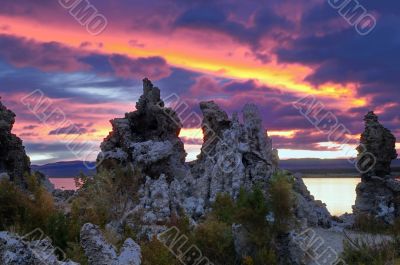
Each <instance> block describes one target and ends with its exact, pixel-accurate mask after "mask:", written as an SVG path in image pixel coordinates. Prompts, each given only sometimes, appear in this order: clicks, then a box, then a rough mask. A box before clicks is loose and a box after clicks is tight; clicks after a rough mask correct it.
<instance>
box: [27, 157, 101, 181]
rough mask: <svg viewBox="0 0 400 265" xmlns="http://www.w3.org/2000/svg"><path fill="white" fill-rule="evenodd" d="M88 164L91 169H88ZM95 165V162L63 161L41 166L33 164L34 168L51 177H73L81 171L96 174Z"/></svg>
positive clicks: (90, 174) (86, 173)
mask: <svg viewBox="0 0 400 265" xmlns="http://www.w3.org/2000/svg"><path fill="white" fill-rule="evenodd" d="M86 165H88V166H89V167H90V168H91V169H88V168H87V166H86ZM95 165H96V163H95V162H83V161H67V162H63V161H61V162H56V163H51V164H46V165H41V166H38V165H32V170H34V171H40V172H42V173H43V174H45V175H47V176H49V177H51V178H73V177H76V176H78V175H79V174H80V173H83V174H85V175H89V176H92V175H94V173H95V172H96V170H95V169H92V168H94V167H95Z"/></svg>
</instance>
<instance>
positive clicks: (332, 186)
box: [50, 178, 360, 215]
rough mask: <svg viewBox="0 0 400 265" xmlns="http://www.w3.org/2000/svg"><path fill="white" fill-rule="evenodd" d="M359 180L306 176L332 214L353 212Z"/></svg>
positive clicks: (65, 185) (60, 181) (65, 182)
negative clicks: (352, 207)
mask: <svg viewBox="0 0 400 265" xmlns="http://www.w3.org/2000/svg"><path fill="white" fill-rule="evenodd" d="M50 181H51V182H52V183H53V184H54V185H55V186H56V188H57V189H67V190H68V189H69V190H72V189H76V187H75V182H74V179H73V178H50ZM359 182H360V179H359V178H304V183H305V184H306V185H307V188H308V190H309V191H310V192H311V194H312V195H314V197H315V199H317V200H321V201H322V202H324V203H325V204H326V205H327V208H328V210H329V212H330V213H331V214H332V215H341V214H344V213H346V212H348V213H351V212H352V209H351V206H352V205H353V204H354V201H355V199H356V192H355V189H356V186H357V184H358V183H359Z"/></svg>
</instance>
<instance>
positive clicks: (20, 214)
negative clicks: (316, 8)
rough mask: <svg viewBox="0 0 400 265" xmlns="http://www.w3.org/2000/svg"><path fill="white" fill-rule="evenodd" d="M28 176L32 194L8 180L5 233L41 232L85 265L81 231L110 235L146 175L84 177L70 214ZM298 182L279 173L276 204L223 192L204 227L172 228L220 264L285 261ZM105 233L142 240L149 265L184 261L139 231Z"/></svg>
mask: <svg viewBox="0 0 400 265" xmlns="http://www.w3.org/2000/svg"><path fill="white" fill-rule="evenodd" d="M27 178H28V191H26V190H20V189H19V188H18V187H16V186H14V184H13V183H11V182H9V181H6V180H3V181H1V182H0V230H8V231H12V232H16V233H18V234H20V235H24V234H26V233H29V232H31V231H33V230H34V229H37V228H40V229H42V230H43V232H44V233H45V234H46V235H47V236H49V237H50V238H51V240H52V241H53V244H54V245H55V246H57V247H59V248H61V249H62V250H63V251H65V252H66V253H67V256H68V258H70V259H72V260H74V261H76V262H79V263H81V264H82V265H85V264H87V260H86V258H85V256H84V253H83V250H82V248H81V247H80V244H79V241H80V238H79V233H80V228H81V227H82V225H83V224H84V223H87V222H91V223H94V224H97V225H99V226H100V227H101V228H103V230H104V231H105V230H106V229H105V226H106V224H107V223H109V222H110V221H112V220H120V219H121V218H122V216H123V214H124V213H125V212H126V211H127V209H129V208H130V207H131V206H132V204H135V203H137V199H138V198H137V193H138V187H139V186H138V184H139V183H140V178H141V176H140V175H139V174H138V173H137V172H131V171H122V170H120V171H117V172H113V173H111V172H107V171H104V172H101V173H98V174H97V175H96V177H95V178H88V177H85V176H81V177H80V178H79V180H78V179H77V185H78V186H79V190H78V192H77V194H76V195H75V196H74V199H73V200H72V202H71V209H70V211H68V212H67V213H65V209H58V208H57V206H56V204H55V203H54V200H53V197H52V195H51V194H49V193H48V192H47V191H46V190H45V189H44V188H43V187H41V186H40V185H39V181H38V178H37V177H36V176H34V175H32V176H28V177H27ZM291 185H292V183H291V179H290V178H288V177H287V176H286V175H285V174H277V175H276V176H274V177H273V178H272V180H271V183H270V185H269V186H270V188H269V191H268V194H270V196H269V198H268V200H266V199H265V196H264V193H263V190H262V189H261V188H255V189H254V190H251V191H247V190H244V189H242V190H241V191H240V194H239V196H238V198H237V200H235V201H233V200H232V199H231V197H230V196H229V195H226V194H219V195H218V196H217V198H216V201H215V203H214V204H213V206H212V211H211V212H210V213H209V214H208V215H207V216H206V217H204V218H203V219H202V220H200V222H199V225H198V226H196V227H193V226H192V225H190V224H189V220H188V218H186V217H181V218H178V217H174V216H173V217H172V218H171V221H170V222H169V223H168V224H165V225H167V226H176V227H178V228H179V229H180V231H181V232H182V233H184V234H185V235H186V236H188V238H189V240H190V242H191V243H193V244H194V245H196V246H198V247H199V248H200V249H201V251H202V252H203V255H204V256H205V257H208V258H209V259H210V260H211V261H213V262H214V264H217V265H218V264H221V265H222V264H243V265H264V264H277V259H278V257H277V256H276V241H275V239H276V238H277V236H278V235H280V234H283V233H285V232H286V230H287V228H288V225H289V223H290V222H291V221H292V220H293V214H292V208H293V198H292V191H291V190H292V187H291ZM181 216H184V214H181ZM266 216H269V217H270V218H266ZM138 222H139V220H138ZM234 224H240V225H241V227H242V229H243V231H245V234H246V246H248V248H247V250H246V253H244V254H243V256H237V254H236V252H235V247H234V236H233V232H232V225H234ZM105 235H106V238H107V239H108V240H109V241H110V243H113V244H114V245H116V246H117V247H119V246H120V245H121V243H122V242H123V241H124V240H125V239H126V238H127V237H132V238H134V239H135V240H137V241H138V242H139V243H140V245H141V247H142V255H143V264H144V265H174V264H180V263H179V261H178V260H177V259H176V258H175V257H174V256H173V255H172V254H171V253H170V251H169V250H168V249H167V248H166V247H165V246H164V245H163V244H162V243H161V242H159V241H158V240H157V239H156V238H153V239H151V240H148V239H146V238H139V237H138V234H137V231H136V230H133V229H132V228H130V227H124V232H123V236H122V237H116V236H115V235H113V234H112V233H109V232H108V231H107V232H106V231H105Z"/></svg>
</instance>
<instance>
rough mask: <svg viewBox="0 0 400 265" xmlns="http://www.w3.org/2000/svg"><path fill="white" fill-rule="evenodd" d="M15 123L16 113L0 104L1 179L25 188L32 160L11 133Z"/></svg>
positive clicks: (20, 142)
mask: <svg viewBox="0 0 400 265" xmlns="http://www.w3.org/2000/svg"><path fill="white" fill-rule="evenodd" d="M0 99H1V98H0ZM14 123H15V114H14V112H12V111H11V110H9V109H7V108H6V107H5V106H4V105H3V104H2V103H1V102H0V179H2V178H8V179H9V180H11V181H13V182H14V183H15V184H17V185H19V186H21V187H25V185H26V182H25V178H24V174H25V173H30V160H29V157H28V156H27V155H26V153H25V148H24V147H23V145H22V140H21V139H20V138H18V137H17V136H16V135H15V134H12V132H11V131H12V128H13V125H14Z"/></svg>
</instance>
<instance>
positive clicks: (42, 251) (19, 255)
mask: <svg viewBox="0 0 400 265" xmlns="http://www.w3.org/2000/svg"><path fill="white" fill-rule="evenodd" d="M55 253H56V250H55V248H54V247H53V246H52V244H51V241H50V240H49V239H48V238H43V239H38V240H36V241H28V240H27V239H26V238H21V237H19V236H17V235H15V234H13V233H10V232H0V264H4V265H14V264H15V265H17V264H18V265H42V264H48V265H79V264H78V263H75V262H72V261H59V260H58V259H59V258H58V257H57V256H56V254H55Z"/></svg>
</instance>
